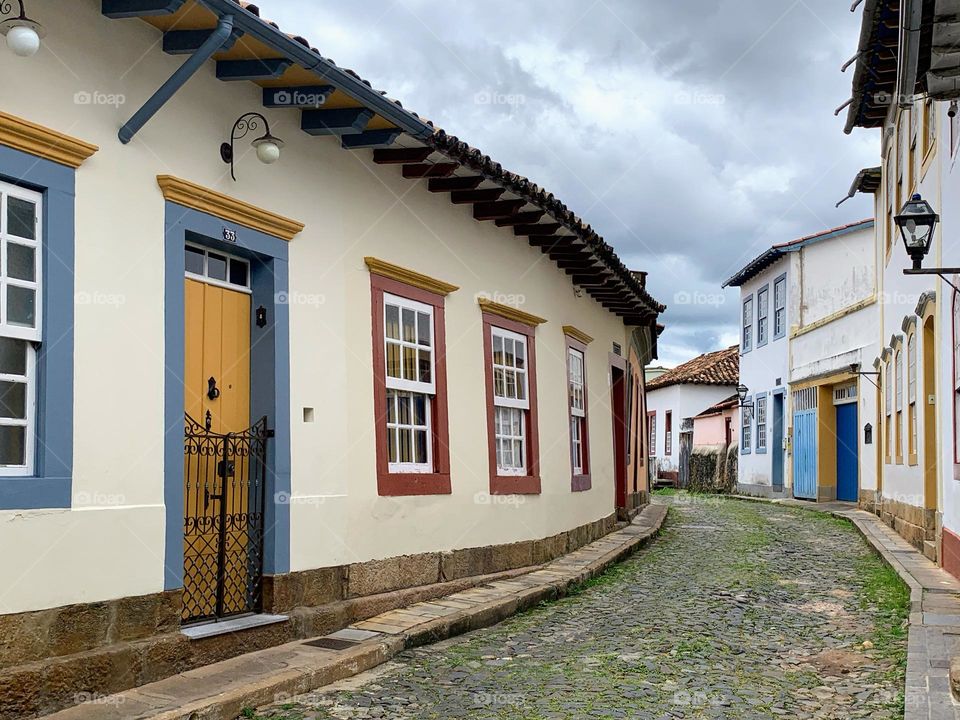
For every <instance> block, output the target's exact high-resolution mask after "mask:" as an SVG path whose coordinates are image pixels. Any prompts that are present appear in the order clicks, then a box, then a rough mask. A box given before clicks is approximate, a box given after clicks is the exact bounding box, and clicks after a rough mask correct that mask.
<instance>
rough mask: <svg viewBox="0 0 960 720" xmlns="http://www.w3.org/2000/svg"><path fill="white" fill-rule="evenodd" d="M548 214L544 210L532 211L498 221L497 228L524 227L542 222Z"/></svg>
mask: <svg viewBox="0 0 960 720" xmlns="http://www.w3.org/2000/svg"><path fill="white" fill-rule="evenodd" d="M546 214H547V213H546V212H544V211H543V210H530V211H529V212H522V213H517V214H516V215H511V216H510V217H508V218H501V219H500V220H497V227H510V226H511V225H524V224H528V223H530V224H532V223H535V222H540V219H541V218H542V217H543V216H544V215H546Z"/></svg>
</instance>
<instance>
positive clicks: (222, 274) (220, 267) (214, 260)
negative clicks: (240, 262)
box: [207, 253, 227, 281]
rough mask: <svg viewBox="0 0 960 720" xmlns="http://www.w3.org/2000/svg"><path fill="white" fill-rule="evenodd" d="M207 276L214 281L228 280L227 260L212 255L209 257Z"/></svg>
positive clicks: (220, 256) (221, 256)
mask: <svg viewBox="0 0 960 720" xmlns="http://www.w3.org/2000/svg"><path fill="white" fill-rule="evenodd" d="M207 276H208V277H209V278H211V279H213V280H224V281H226V279H227V258H225V257H224V256H223V255H217V254H215V253H210V254H209V255H207Z"/></svg>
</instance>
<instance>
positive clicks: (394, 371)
mask: <svg viewBox="0 0 960 720" xmlns="http://www.w3.org/2000/svg"><path fill="white" fill-rule="evenodd" d="M387 376H389V377H392V378H398V377H400V346H399V345H395V344H394V343H389V342H388V343H387Z"/></svg>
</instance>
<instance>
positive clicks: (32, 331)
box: [0, 182, 43, 477]
mask: <svg viewBox="0 0 960 720" xmlns="http://www.w3.org/2000/svg"><path fill="white" fill-rule="evenodd" d="M10 197H14V198H18V199H20V200H24V201H26V202H29V203H32V204H33V205H34V207H35V215H34V219H35V227H34V233H33V234H34V239H33V240H28V239H26V238H21V237H20V236H18V235H12V234H10V233H9V231H8V227H7V199H8V198H10ZM11 242H12V243H16V244H18V245H24V246H26V247H30V248H32V249H33V252H34V280H33V281H32V282H31V281H28V280H19V279H16V278H14V279H9V278H7V277H6V272H5V270H6V268H7V246H8V243H11ZM0 258H2V266H0V267H2V269H3V270H4V272H3V273H2V274H0V298H2V301H0V305H2V306H3V316H2V317H0V337H5V338H9V339H11V340H14V341H22V342H24V343H25V344H26V367H25V371H24V374H23V375H11V374H0V381H7V382H15V383H20V384H24V385H25V386H26V390H25V397H24V417H23V419H19V418H0V426H2V427H23V428H25V430H24V437H23V458H24V462H23V464H22V465H0V476H4V477H26V476H31V475H33V474H34V466H35V461H36V444H37V439H36V433H37V345H38V344H39V343H40V342H41V340H42V337H43V195H42V194H41V193H38V192H34V191H32V190H26V189H24V188H21V187H17V186H16V185H10V184H8V183H3V182H0ZM8 286H15V287H22V288H27V289H30V290H33V292H34V299H33V302H34V315H33V316H34V327H32V328H29V327H23V326H22V325H11V324H9V323H7V319H6V308H7V301H6V293H7V287H8Z"/></svg>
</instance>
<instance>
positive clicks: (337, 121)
mask: <svg viewBox="0 0 960 720" xmlns="http://www.w3.org/2000/svg"><path fill="white" fill-rule="evenodd" d="M372 119H373V111H372V110H368V109H367V108H342V109H339V110H304V111H303V113H302V116H301V118H300V127H301V128H302V129H303V131H304V132H306V133H309V134H310V135H358V134H360V133H362V132H363V130H364V128H366V127H367V123H369V122H370V120H372Z"/></svg>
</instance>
